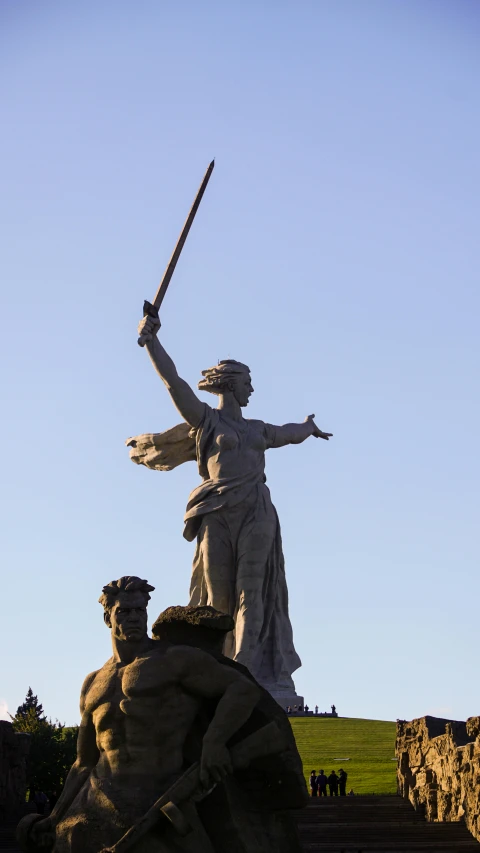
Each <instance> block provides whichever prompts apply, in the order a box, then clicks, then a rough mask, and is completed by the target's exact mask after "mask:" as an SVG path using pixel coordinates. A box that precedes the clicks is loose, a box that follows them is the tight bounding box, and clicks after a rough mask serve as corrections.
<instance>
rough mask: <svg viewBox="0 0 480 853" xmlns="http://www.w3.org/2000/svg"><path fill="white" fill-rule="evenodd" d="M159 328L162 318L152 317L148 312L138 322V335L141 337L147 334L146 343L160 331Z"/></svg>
mask: <svg viewBox="0 0 480 853" xmlns="http://www.w3.org/2000/svg"><path fill="white" fill-rule="evenodd" d="M159 328H160V320H159V319H158V317H151V316H150V314H147V315H146V316H145V317H142V319H141V320H140V322H139V324H138V335H139V337H142V336H145V338H146V339H145V343H148V342H149V341H151V340H152V338H153V337H155V335H156V334H157V333H158V330H159Z"/></svg>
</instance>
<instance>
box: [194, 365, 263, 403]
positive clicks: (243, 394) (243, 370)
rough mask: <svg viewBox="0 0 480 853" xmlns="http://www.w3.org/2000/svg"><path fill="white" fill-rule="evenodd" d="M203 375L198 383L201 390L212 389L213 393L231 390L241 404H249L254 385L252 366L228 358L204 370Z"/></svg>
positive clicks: (224, 392)
mask: <svg viewBox="0 0 480 853" xmlns="http://www.w3.org/2000/svg"><path fill="white" fill-rule="evenodd" d="M202 376H203V377H204V378H203V379H201V380H200V382H199V383H198V387H199V389H200V391H210V393H211V394H226V393H227V392H229V391H230V392H231V393H232V394H233V395H234V397H235V399H236V400H237V402H238V404H239V405H240V406H248V400H249V397H250V395H251V394H253V387H252V378H251V376H250V368H249V367H247V365H246V364H242V363H241V361H234V359H232V358H228V359H225V360H224V361H219V362H218V364H216V365H215V367H209V368H208V370H202Z"/></svg>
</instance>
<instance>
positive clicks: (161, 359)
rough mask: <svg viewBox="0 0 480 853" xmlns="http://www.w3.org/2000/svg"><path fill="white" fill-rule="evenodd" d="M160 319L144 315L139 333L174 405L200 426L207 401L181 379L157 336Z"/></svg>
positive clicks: (194, 425) (186, 419)
mask: <svg viewBox="0 0 480 853" xmlns="http://www.w3.org/2000/svg"><path fill="white" fill-rule="evenodd" d="M159 328H160V321H159V320H158V319H157V318H156V317H150V316H148V315H147V316H146V317H143V318H142V320H141V321H140V323H139V324H138V333H139V335H141V336H146V349H147V351H148V354H149V356H150V360H151V362H152V364H153V366H154V368H155V370H156V371H157V373H158V375H159V376H160V378H161V379H162V380H163V382H164V383H165V385H166V386H167V389H168V392H169V394H170V396H171V398H172V400H173V402H174V405H175V406H176V408H177V409H178V411H179V412H180V414H181V416H182V418H183V419H184V421H186V422H187V424H190V426H192V427H198V425H199V423H200V422H201V420H202V418H203V415H204V412H205V403H202V401H201V400H199V399H198V397H197V395H196V394H195V393H194V392H193V391H192V389H191V388H190V385H189V384H188V383H187V382H185V380H184V379H181V378H180V376H179V375H178V373H177V368H176V367H175V365H174V363H173V361H172V359H171V358H170V356H169V355H168V353H167V352H166V350H165V349H164V348H163V347H162V345H161V343H160V341H159V340H158V338H157V332H158V330H159Z"/></svg>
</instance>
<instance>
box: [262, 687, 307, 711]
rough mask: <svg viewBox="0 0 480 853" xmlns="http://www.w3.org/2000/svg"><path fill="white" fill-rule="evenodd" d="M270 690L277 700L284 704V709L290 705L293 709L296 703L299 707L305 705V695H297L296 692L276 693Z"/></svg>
mask: <svg viewBox="0 0 480 853" xmlns="http://www.w3.org/2000/svg"><path fill="white" fill-rule="evenodd" d="M270 692H271V695H272V696H273V698H274V699H275V701H276V702H278V704H279V705H281V706H282V708H283V710H285V708H288V707H289V706H290V708H292V710H293V707H294V706H295V705H296V706H297V708H299V707H300V705H301V706H302V708H303V707H304V706H305V702H304V701H303V696H297V694H296V693H274V692H273V691H270Z"/></svg>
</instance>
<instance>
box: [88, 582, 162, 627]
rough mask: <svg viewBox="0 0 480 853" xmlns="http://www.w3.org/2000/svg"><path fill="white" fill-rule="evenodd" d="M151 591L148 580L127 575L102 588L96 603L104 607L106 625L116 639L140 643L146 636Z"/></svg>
mask: <svg viewBox="0 0 480 853" xmlns="http://www.w3.org/2000/svg"><path fill="white" fill-rule="evenodd" d="M154 589H155V587H153V586H150V584H149V583H148V582H147V581H145V580H142V579H141V578H136V577H131V576H130V575H127V576H126V577H123V578H119V580H118V581H111V582H110V583H109V584H107V585H106V586H104V587H103V590H102V594H101V596H100V598H99V599H98V600H99V602H100V604H102V605H103V610H104V613H103V618H104V620H105V624H106V625H108V627H109V628H111V629H112V635H113V636H114V637H115V638H116V639H117V640H128V641H129V642H135V641H138V640H143V638H144V637H145V635H146V633H147V604H148V602H149V600H150V592H152V590H154Z"/></svg>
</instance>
